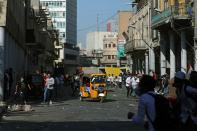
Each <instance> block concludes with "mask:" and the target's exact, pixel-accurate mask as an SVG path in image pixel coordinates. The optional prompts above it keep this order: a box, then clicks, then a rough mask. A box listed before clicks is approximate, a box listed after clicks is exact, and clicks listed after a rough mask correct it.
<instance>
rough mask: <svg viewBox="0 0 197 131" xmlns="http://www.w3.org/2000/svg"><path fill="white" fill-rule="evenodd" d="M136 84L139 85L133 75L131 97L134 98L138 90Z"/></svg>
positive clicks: (137, 79)
mask: <svg viewBox="0 0 197 131" xmlns="http://www.w3.org/2000/svg"><path fill="white" fill-rule="evenodd" d="M138 84H139V78H138V77H137V76H136V75H134V76H133V77H132V78H131V86H132V96H133V97H135V96H136V93H135V92H136V91H135V90H136V89H137V88H138Z"/></svg>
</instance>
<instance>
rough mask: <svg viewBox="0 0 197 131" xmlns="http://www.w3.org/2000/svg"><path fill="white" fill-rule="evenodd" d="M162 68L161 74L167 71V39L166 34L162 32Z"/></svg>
mask: <svg viewBox="0 0 197 131" xmlns="http://www.w3.org/2000/svg"><path fill="white" fill-rule="evenodd" d="M160 38H161V40H160V70H161V75H164V74H165V73H166V40H165V34H164V33H160Z"/></svg>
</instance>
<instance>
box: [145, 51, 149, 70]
mask: <svg viewBox="0 0 197 131" xmlns="http://www.w3.org/2000/svg"><path fill="white" fill-rule="evenodd" d="M148 73H149V71H148V52H146V53H145V74H148Z"/></svg>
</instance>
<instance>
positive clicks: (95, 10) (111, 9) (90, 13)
mask: <svg viewBox="0 0 197 131" xmlns="http://www.w3.org/2000/svg"><path fill="white" fill-rule="evenodd" d="M131 1H132V0H78V1H77V2H78V5H77V8H78V10H77V12H78V16H77V17H78V18H77V32H78V33H77V37H78V38H77V39H78V42H81V43H82V45H83V47H84V46H85V42H86V34H87V33H88V32H93V31H96V30H97V16H98V23H99V30H104V29H106V23H107V20H108V19H110V18H111V19H112V20H113V19H115V18H116V17H117V15H116V14H117V12H118V10H130V9H131V6H130V5H128V3H129V2H131Z"/></svg>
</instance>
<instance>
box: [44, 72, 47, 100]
mask: <svg viewBox="0 0 197 131" xmlns="http://www.w3.org/2000/svg"><path fill="white" fill-rule="evenodd" d="M47 79H48V75H47V73H45V72H44V73H43V80H44V83H43V86H44V87H43V103H46V101H47Z"/></svg>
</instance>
